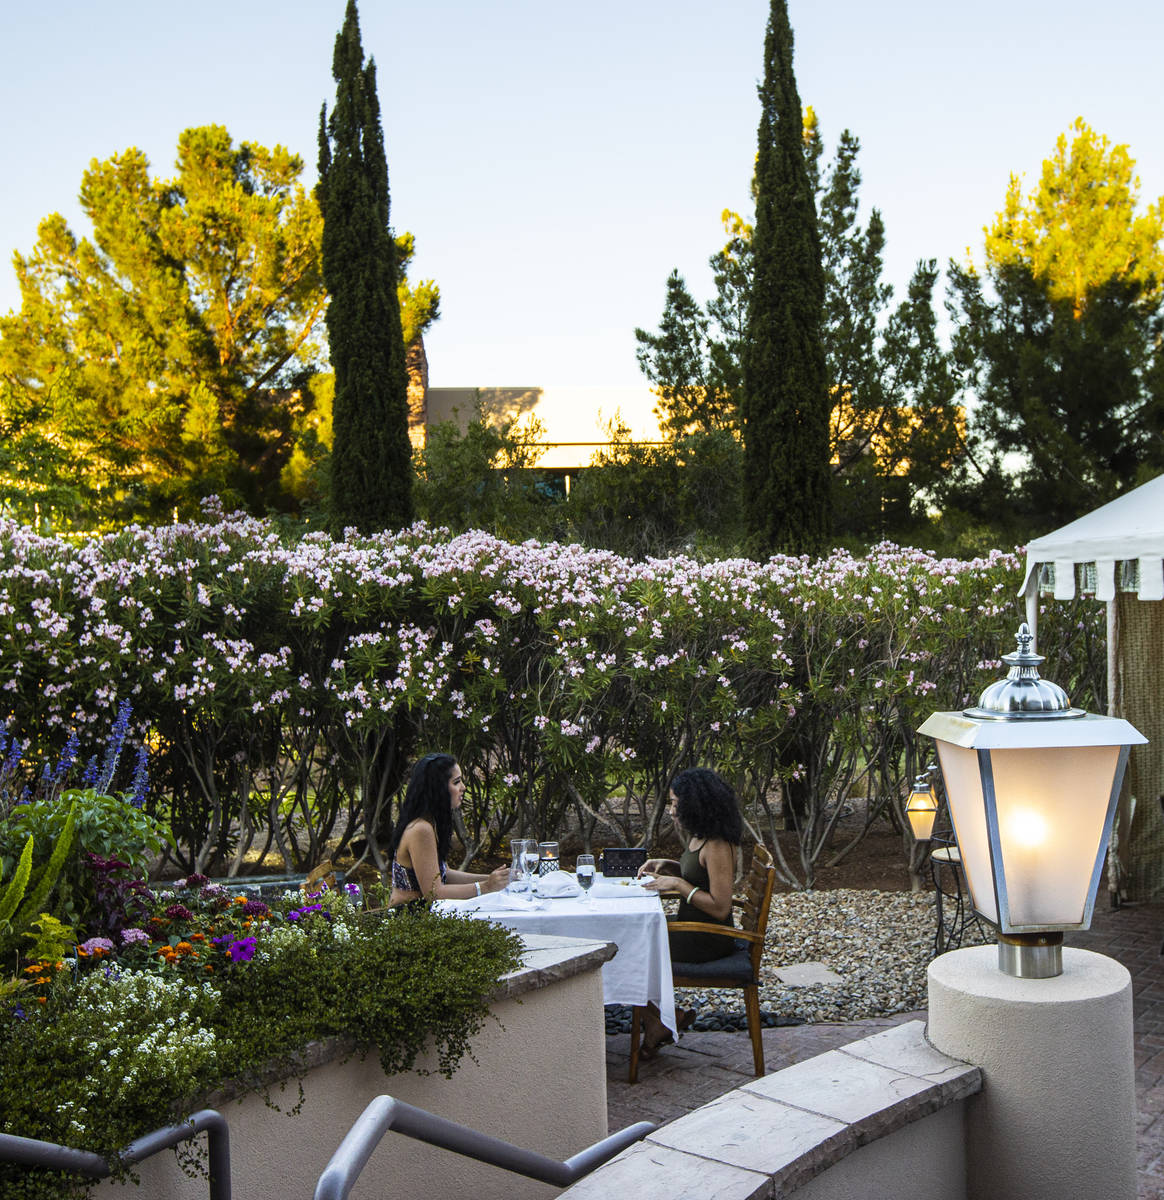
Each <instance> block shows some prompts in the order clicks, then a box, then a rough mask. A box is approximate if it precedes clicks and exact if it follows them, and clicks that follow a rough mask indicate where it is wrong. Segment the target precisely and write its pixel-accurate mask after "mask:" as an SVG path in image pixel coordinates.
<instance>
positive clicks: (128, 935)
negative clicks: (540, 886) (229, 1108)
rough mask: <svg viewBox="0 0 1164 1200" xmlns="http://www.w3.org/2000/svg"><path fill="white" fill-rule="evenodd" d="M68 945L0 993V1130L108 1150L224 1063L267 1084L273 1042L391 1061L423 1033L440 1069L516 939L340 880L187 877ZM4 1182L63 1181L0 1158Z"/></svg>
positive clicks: (180, 1105) (417, 1046) (187, 1101)
mask: <svg viewBox="0 0 1164 1200" xmlns="http://www.w3.org/2000/svg"><path fill="white" fill-rule="evenodd" d="M78 956H79V957H78V964H77V967H76V968H75V971H74V970H70V969H68V968H67V967H66V968H64V969H51V968H50V970H48V971H44V970H41V971H39V972H37V979H38V982H37V984H36V986H35V987H34V988H33V989H32V991H31V992H25V993H23V994H22V995H21V996H20V997H19V1004H15V1005H13V1004H11V1003H10V1004H8V1005H4V1006H0V1007H2V1008H3V1012H2V1013H0V1078H2V1079H4V1081H5V1087H4V1097H3V1104H2V1108H0V1129H2V1130H3V1131H4V1132H6V1133H15V1134H19V1135H21V1136H24V1137H34V1138H40V1139H43V1140H46V1141H54V1142H60V1143H63V1144H66V1145H71V1146H75V1147H78V1148H82V1149H88V1150H94V1151H96V1152H97V1153H99V1154H101V1155H103V1156H105V1157H107V1158H108V1157H111V1156H112V1155H113V1154H114V1153H115V1152H116V1151H117V1150H118V1149H120V1148H121V1147H122V1146H124V1145H127V1144H128V1143H129V1142H130V1141H131V1140H132V1139H133V1138H134V1137H136V1136H139V1135H140V1134H142V1133H143V1132H146V1131H147V1130H149V1129H153V1128H156V1127H158V1126H159V1125H162V1124H165V1123H167V1122H168V1121H170V1120H172V1119H177V1118H178V1117H180V1116H181V1115H182V1113H183V1112H186V1111H190V1110H191V1108H192V1107H197V1104H196V1100H197V1097H198V1096H199V1095H200V1094H203V1093H205V1092H207V1091H208V1090H210V1089H213V1088H216V1087H219V1086H221V1085H222V1084H223V1083H224V1082H225V1081H227V1080H234V1081H241V1085H242V1086H244V1087H245V1086H246V1083H247V1080H248V1077H252V1086H261V1085H260V1084H259V1083H258V1080H257V1077H255V1073H256V1072H259V1071H260V1070H261V1069H263V1068H265V1067H266V1066H267V1065H268V1064H269V1062H270V1061H271V1060H272V1059H278V1058H287V1059H288V1060H292V1059H293V1058H294V1056H295V1055H296V1053H297V1052H299V1051H301V1050H302V1049H303V1048H304V1047H305V1046H307V1045H308V1044H309V1043H311V1042H315V1041H318V1040H319V1039H321V1038H327V1037H335V1036H342V1037H346V1038H350V1039H353V1041H354V1044H355V1045H356V1046H357V1047H359V1048H361V1049H374V1050H375V1051H376V1052H377V1053H378V1056H379V1061H380V1064H381V1066H382V1068H383V1070H384V1071H385V1072H389V1073H391V1072H399V1071H408V1070H410V1069H412V1067H413V1065H414V1064H415V1063H416V1061H417V1058H418V1056H419V1055H421V1054H422V1053H424V1052H425V1051H426V1050H431V1051H432V1052H433V1053H434V1054H435V1060H436V1067H437V1069H439V1070H440V1071H441V1072H442V1073H444V1074H446V1075H451V1074H452V1072H453V1071H454V1070H455V1068H456V1066H457V1064H458V1063H459V1062H460V1060H461V1058H462V1057H463V1056H464V1055H465V1054H466V1053H467V1052H468V1050H469V1046H470V1042H471V1039H472V1038H473V1036H474V1035H475V1034H476V1033H477V1032H478V1031H479V1030H480V1028H481V1026H482V1024H483V1022H484V1020H485V1017H486V1016H487V1013H488V999H489V996H490V995H491V994H492V992H493V990H494V989H495V987H496V984H497V980H498V978H499V977H500V976H501V975H502V974H504V973H505V972H506V971H509V970H511V969H512V968H513V967H514V966H515V965H516V964H517V962H518V943H517V940H516V938H515V937H514V936H513V935H512V934H510V933H508V932H506V931H505V930H502V929H500V928H496V927H494V926H491V925H487V924H483V923H478V922H472V923H470V922H464V921H458V920H452V919H448V918H440V917H436V916H433V915H432V914H429V913H426V912H417V913H409V914H401V915H397V916H391V917H381V916H379V915H376V914H369V913H364V912H362V911H360V910H359V909H357V908H356V907H354V906H353V905H352V904H350V903H349V902H348V900H347V899H346V898H345V897H344V896H343V895H342V894H341V893H324V894H321V895H319V896H318V897H315V898H308V899H305V898H304V897H302V896H300V895H295V894H290V895H289V896H288V897H287V898H285V899H284V900H282V901H279V902H276V903H273V904H271V905H268V904H266V903H265V902H262V901H253V900H252V901H248V900H245V899H243V898H241V897H237V898H234V899H232V898H231V897H229V896H228V895H227V894H226V893H225V891H224V889H222V888H219V887H215V886H214V885H210V884H208V883H207V881H205V880H203V879H201V878H197V877H196V878H194V879H192V880H188V881H186V883H185V884H184V885H183V886H182V887H181V888H180V889H179V890H177V891H176V892H174V893H172V894H166V895H159V896H157V897H155V898H154V899H153V901H152V904H151V906H150V912H149V915H148V917H147V918H146V919H145V921H144V922H143V923H142V924H141V925H140V926H136V925H131V926H123V927H121V928H120V929H119V930H118V931H117V932H116V933H114V934H112V935H111V936H109V937H102V936H98V937H93V938H89V939H87V940H86V941H85V942H84V943H83V944H82V946H81V947H80V949H79V951H78ZM16 1081H19V1086H16ZM0 1191H2V1192H3V1194H4V1195H5V1196H9V1195H11V1196H14V1197H15V1196H57V1195H65V1194H69V1192H70V1185H69V1181H67V1180H64V1179H60V1178H54V1177H52V1176H50V1175H48V1174H47V1173H39V1172H35V1173H34V1172H28V1171H24V1170H20V1169H15V1168H9V1167H4V1166H0Z"/></svg>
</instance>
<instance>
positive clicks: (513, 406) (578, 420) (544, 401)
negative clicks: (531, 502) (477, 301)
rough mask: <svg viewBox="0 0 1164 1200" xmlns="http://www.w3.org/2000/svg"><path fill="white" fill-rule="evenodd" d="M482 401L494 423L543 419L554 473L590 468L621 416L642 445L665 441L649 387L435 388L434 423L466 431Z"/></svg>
mask: <svg viewBox="0 0 1164 1200" xmlns="http://www.w3.org/2000/svg"><path fill="white" fill-rule="evenodd" d="M477 398H479V399H480V401H481V404H482V406H483V407H484V409H485V412H486V414H487V415H488V416H490V417H492V418H494V419H497V420H506V419H512V420H515V421H517V422H519V424H520V423H521V422H524V421H527V420H528V419H530V418H531V417H534V418H536V419H537V420H538V421H540V422H541V424H542V426H543V432H542V435H541V438H540V440H541V441H542V442H544V443H545V446H546V449H545V452H544V453H543V454H542V456H541V458H539V459H538V466H539V467H546V468H549V469H552V470H566V471H569V470H576V469H578V468H579V467H585V466H589V465H590V462H591V460H592V459H593V457H594V454H595V452H596V451H598V450H600V449H602V448H603V447H605V446H607V445H609V444H610V437H609V434H608V432H607V428H606V427H607V425H608V424H609V423H610V422H611V421H613V420H615V419H616V418H617V419H619V420H620V421H621V422H622V423H623V424H624V425H626V426H627V428H628V429H629V430H630V432H631V437H632V438H633V439H634V440H635V441H636V442H659V441H662V440H663V436H662V433H661V432H660V430H659V422H658V419H657V418H656V417H655V414H654V411H653V410H654V407H655V404H656V397H655V395H654V393H652V392H651V390H650V389H649V388H648V387H645V386H644V387H621V388H620V387H611V388H584V387H482V388H429V389H428V394H427V419H428V424H429V425H435V424H437V423H438V422H440V421H456V422H457V424H458V425H460V426H461V428H462V429H463V428H464V427H465V426H466V425H467V424H468V422H469V420H470V419H471V417H472V415H473V407H474V402H475V400H476V399H477Z"/></svg>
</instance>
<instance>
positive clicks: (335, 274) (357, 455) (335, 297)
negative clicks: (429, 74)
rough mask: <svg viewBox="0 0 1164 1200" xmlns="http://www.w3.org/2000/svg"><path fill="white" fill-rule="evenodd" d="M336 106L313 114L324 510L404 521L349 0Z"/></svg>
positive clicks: (389, 265) (380, 152) (367, 120)
mask: <svg viewBox="0 0 1164 1200" xmlns="http://www.w3.org/2000/svg"><path fill="white" fill-rule="evenodd" d="M332 77H333V78H334V79H335V83H336V94H335V107H334V108H333V109H332V112H331V115H330V117H329V116H328V113H327V105H326V104H325V105H324V106H323V111H322V112H321V114H320V119H319V186H318V188H317V189H316V196H317V198H318V200H319V207H320V211H321V213H322V214H323V255H322V257H323V277H324V283H325V285H326V287H327V291H328V294H329V295H330V297H331V303H330V306H329V308H328V312H327V333H328V344H329V348H330V353H331V365H332V368H333V370H334V371H335V404H334V410H333V443H332V453H331V488H330V496H331V498H330V517H331V524H332V529H333V530H334V531H335V532H337V533H338V532H340V531H342V530H343V528H344V527H345V526H348V525H354V526H356V527H357V528H358V529H359V530H360V531H361V532H362V533H371V532H374V531H375V530H378V529H385V528H395V527H399V526H401V525H404V524H407V523H408V522H409V521H410V520H411V519H412V451H411V445H410V443H409V440H408V376H407V371H406V369H405V359H404V336H403V333H402V331H401V323H400V302H399V300H398V298H397V294H396V248H395V244H394V241H393V238H392V234H391V230H390V228H389V224H388V163H387V160H386V159H385V156H384V135H383V132H382V130H381V128H380V102H379V100H378V99H377V97H376V64H375V62H374V61H373V60H371V59H369V60H368V62H367V64H366V65H365V63H364V51H363V47H362V46H361V44H360V21H359V16H358V14H357V12H356V3H355V0H348V7H347V12H346V14H345V16H344V24H343V28H342V29H341V31H340V32H339V34H338V35H337V36H336V39H335V54H334V57H333V59H332Z"/></svg>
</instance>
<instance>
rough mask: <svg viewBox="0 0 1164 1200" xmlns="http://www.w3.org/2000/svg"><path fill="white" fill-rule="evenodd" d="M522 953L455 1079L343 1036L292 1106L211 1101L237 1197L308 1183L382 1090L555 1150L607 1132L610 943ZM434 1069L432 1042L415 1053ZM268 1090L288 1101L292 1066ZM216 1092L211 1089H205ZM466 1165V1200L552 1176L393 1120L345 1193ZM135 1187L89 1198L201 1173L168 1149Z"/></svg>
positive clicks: (110, 1187) (459, 1189) (523, 1196)
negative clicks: (402, 1069)
mask: <svg viewBox="0 0 1164 1200" xmlns="http://www.w3.org/2000/svg"><path fill="white" fill-rule="evenodd" d="M525 941H526V944H527V952H526V955H525V962H524V966H523V967H522V968H521V969H520V970H518V971H516V972H514V973H513V974H512V975H511V976H508V977H507V978H506V979H504V980H503V981H502V984H501V987H500V988H499V991H498V994H497V998H496V1000H495V1002H494V1004H493V1006H492V1011H493V1015H494V1018H495V1019H491V1020H489V1021H488V1022H487V1023H486V1025H485V1027H484V1029H482V1031H481V1033H480V1034H479V1035H478V1036H477V1038H476V1040H475V1041H474V1043H473V1058H474V1060H475V1061H468V1060H466V1061H464V1062H463V1063H462V1064H461V1066H460V1068H459V1069H458V1070H457V1072H456V1074H455V1075H454V1076H453V1078H452V1079H451V1080H447V1079H444V1078H443V1077H442V1076H440V1075H437V1074H431V1075H424V1074H420V1073H410V1074H407V1075H394V1076H385V1075H384V1073H383V1072H382V1071H381V1070H380V1065H379V1062H378V1061H377V1059H376V1057H375V1055H374V1054H373V1055H369V1056H368V1057H367V1058H366V1059H364V1060H363V1061H361V1060H359V1059H358V1058H353V1059H350V1060H349V1061H347V1062H342V1061H339V1060H340V1058H342V1055H343V1053H344V1051H345V1047H343V1046H342V1045H339V1044H332V1045H326V1044H325V1045H319V1046H316V1047H313V1048H312V1051H311V1059H312V1061H313V1062H314V1065H312V1066H311V1067H310V1069H309V1070H308V1072H307V1076H306V1078H305V1079H304V1080H303V1091H304V1103H303V1107H302V1109H301V1111H300V1112H299V1114H298V1115H296V1116H289V1115H287V1113H286V1112H276V1111H273V1110H272V1109H270V1108H268V1107H267V1105H266V1103H265V1102H264V1099H263V1097H262V1096H256V1095H247V1096H244V1097H243V1098H242V1100H241V1101H230V1102H222V1101H221V1100H220V1101H219V1102H217V1103H215V1104H214V1106H215V1107H217V1108H218V1109H219V1111H220V1112H222V1114H223V1115H224V1116H225V1117H226V1118H227V1120H228V1122H229V1124H230V1153H231V1175H232V1180H233V1185H234V1200H269V1198H270V1197H273V1196H280V1197H288V1198H289V1200H290V1198H291V1197H302V1198H304V1200H308V1198H310V1196H311V1195H312V1193H313V1191H314V1188H315V1183H316V1180H317V1179H318V1177H319V1174H320V1172H321V1171H322V1170H323V1168H324V1167H325V1166H326V1165H327V1162H328V1159H329V1158H330V1157H331V1155H332V1154H333V1153H334V1151H335V1149H336V1147H337V1146H338V1145H339V1143H340V1141H341V1140H342V1139H343V1137H344V1135H345V1134H346V1133H347V1131H348V1129H349V1128H350V1127H351V1125H352V1123H353V1122H354V1121H355V1119H356V1117H358V1116H359V1114H360V1113H361V1112H362V1111H363V1109H364V1107H365V1105H367V1103H368V1102H369V1101H370V1100H372V1099H373V1098H374V1097H376V1096H379V1095H383V1094H385V1093H386V1094H388V1095H392V1096H395V1097H397V1098H398V1099H400V1100H405V1101H407V1102H408V1103H409V1104H414V1105H416V1106H418V1107H420V1108H425V1109H428V1110H429V1111H431V1112H435V1113H439V1114H440V1115H442V1116H445V1117H448V1118H450V1119H451V1120H454V1121H458V1122H461V1123H462V1124H465V1125H468V1126H470V1127H472V1128H474V1129H477V1130H480V1131H481V1132H483V1133H489V1134H493V1135H494V1136H496V1137H500V1138H504V1139H505V1140H506V1141H510V1142H513V1143H514V1144H516V1145H519V1146H523V1147H525V1148H526V1149H530V1150H536V1151H538V1152H540V1153H542V1154H546V1155H549V1156H551V1157H553V1158H558V1159H565V1158H568V1157H569V1156H570V1155H572V1154H575V1153H577V1152H578V1151H579V1150H581V1149H583V1148H584V1147H586V1146H588V1145H590V1144H591V1143H593V1142H596V1141H598V1140H599V1139H601V1138H603V1137H605V1136H606V1047H605V1030H604V1021H603V1010H602V976H601V971H600V968H601V965H602V963H603V962H604V961H606V959H607V958H609V957H611V955H612V953H613V947H611V946H608V945H606V944H603V943H596V942H581V941H578V940H576V939H560V938H557V939H555V938H538V937H532V936H531V937H528V938H526V939H525ZM418 1068H419V1071H424V1070H430V1071H435V1069H436V1061H435V1056H430V1057H428V1058H426V1059H424V1060H422V1061H421V1062H420V1063H418ZM273 1094H274V1099H275V1101H276V1103H277V1104H279V1106H280V1107H281V1108H283V1109H290V1108H291V1107H292V1106H293V1105H294V1104H295V1102H296V1100H297V1099H298V1089H297V1087H296V1085H295V1081H294V1079H292V1080H291V1081H290V1083H289V1085H288V1086H287V1088H286V1090H284V1091H283V1092H282V1093H281V1094H280V1093H279V1091H278V1087H276V1088H275V1089H273ZM212 1102H213V1098H212ZM468 1178H471V1179H472V1180H473V1186H472V1189H471V1192H472V1195H473V1197H474V1200H543V1198H545V1197H551V1196H554V1195H557V1194H558V1192H559V1189H557V1188H553V1187H550V1186H548V1185H546V1184H541V1183H536V1182H534V1181H533V1180H527V1179H523V1178H522V1177H521V1176H518V1175H512V1174H509V1173H508V1172H505V1171H501V1170H499V1169H498V1168H495V1167H489V1166H486V1165H484V1164H481V1163H476V1162H470V1161H469V1160H467V1159H464V1158H461V1157H460V1156H458V1155H455V1154H451V1153H449V1152H448V1151H445V1150H440V1149H437V1148H435V1147H431V1146H426V1145H424V1144H422V1143H420V1142H416V1141H413V1140H412V1139H410V1138H405V1137H403V1136H401V1135H399V1134H396V1133H391V1132H390V1133H388V1134H387V1135H386V1136H385V1138H384V1140H383V1141H382V1142H381V1144H380V1147H379V1149H377V1151H376V1152H375V1154H374V1155H373V1156H372V1159H371V1161H370V1162H369V1163H368V1165H367V1167H366V1168H365V1170H364V1173H363V1175H362V1176H361V1179H360V1183H359V1185H358V1186H357V1188H356V1190H355V1191H354V1192H353V1193H352V1194H353V1196H354V1197H363V1198H365V1200H372V1198H373V1197H376V1198H382V1197H385V1196H401V1197H405V1196H440V1195H445V1196H456V1195H464V1194H465V1191H466V1189H465V1180H466V1179H468ZM141 1181H142V1184H141V1187H140V1188H132V1185H131V1189H130V1190H129V1191H126V1190H125V1188H124V1187H122V1186H121V1185H118V1184H114V1183H109V1182H106V1183H103V1184H101V1185H99V1186H98V1187H97V1188H96V1189H94V1192H93V1195H94V1197H96V1198H97V1200H113V1197H116V1198H117V1200H204V1198H205V1196H206V1194H207V1193H206V1183H205V1181H203V1180H200V1179H188V1178H187V1177H186V1176H185V1175H184V1174H183V1173H182V1171H181V1169H180V1168H179V1166H178V1164H177V1162H176V1161H175V1159H174V1156H173V1154H171V1153H168V1152H167V1153H165V1154H163V1155H160V1156H158V1157H157V1158H154V1159H151V1160H149V1161H148V1162H147V1163H145V1164H144V1165H143V1167H142V1169H141Z"/></svg>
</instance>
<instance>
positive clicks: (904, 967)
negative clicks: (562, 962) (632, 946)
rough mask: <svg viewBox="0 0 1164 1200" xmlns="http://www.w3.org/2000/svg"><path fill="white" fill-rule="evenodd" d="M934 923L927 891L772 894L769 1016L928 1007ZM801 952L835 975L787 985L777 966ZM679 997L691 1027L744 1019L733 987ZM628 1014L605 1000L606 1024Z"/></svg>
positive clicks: (871, 1013) (797, 1019)
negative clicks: (691, 1016) (828, 980)
mask: <svg viewBox="0 0 1164 1200" xmlns="http://www.w3.org/2000/svg"><path fill="white" fill-rule="evenodd" d="M936 923H937V917H936V913H935V911H934V893H933V892H920V893H910V892H877V891H857V890H850V889H843V888H839V889H836V890H831V891H822V892H815V891H814V892H791V893H788V894H783V895H778V896H776V897H774V898H773V900H772V915H771V917H770V918H769V921H768V932H767V936H766V937H765V939H764V967H763V971H762V974H761V979H762V981H763V982H762V983H761V985H760V1011H761V1013H762V1014H763V1015H764V1017H765V1024H767V1025H787V1024H800V1023H803V1022H811V1021H857V1020H863V1019H865V1018H867V1017H884V1016H889V1015H891V1014H893V1013H900V1012H911V1011H912V1010H914V1009H917V1008H924V1007H925V1003H926V967H927V966H928V965H929V962H930V959H931V958H932V957H933V951H934V929H935V927H936ZM970 932H971V930H970V929H967V934H968V935H969V934H970ZM969 942H970V938H969V936H968V937H967V944H969ZM804 962H819V963H823V964H824V965H825V966H826V967H828V968H829V969H830V970H831V971H834V972H836V974H838V975H839V976H840V977H841V982H840V983H833V984H811V985H809V986H807V987H788V986H786V985H785V984H782V983H781V982H780V981H779V980H778V979H777V978H776V976H775V974H774V972H775V971H776V970H777V969H778V968H779V967H781V966H790V965H792V964H795V963H804ZM675 1005H676V1007H677V1008H678V1007H680V1006H681V1007H683V1008H694V1009H695V1010H696V1014H697V1015H696V1020H695V1028H696V1029H736V1028H742V1027H743V1026H744V1025H746V1021H745V1019H744V996H743V992H742V991H740V990H738V989H725V990H723V991H720V990H717V989H714V988H703V989H694V988H676V990H675ZM629 1014H630V1010H629V1009H626V1010H625V1011H622V1010H620V1009H618V1008H614V1009H612V1010H608V1012H607V1032H608V1033H616V1032H625V1030H626V1029H629V1027H630V1024H629V1023H630V1015H629Z"/></svg>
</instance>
